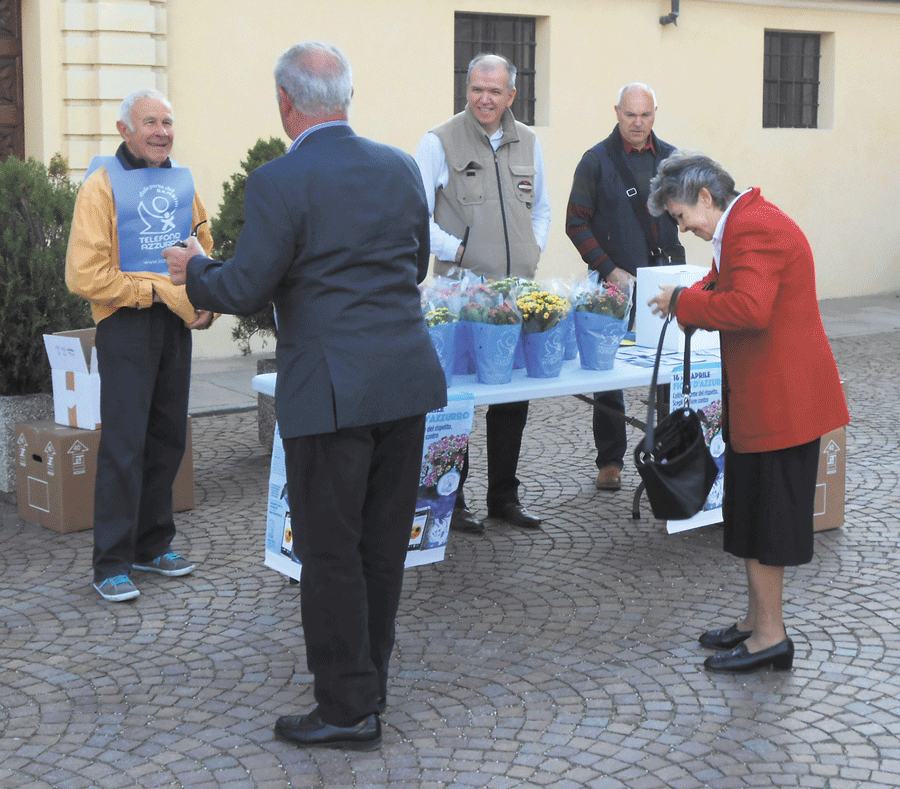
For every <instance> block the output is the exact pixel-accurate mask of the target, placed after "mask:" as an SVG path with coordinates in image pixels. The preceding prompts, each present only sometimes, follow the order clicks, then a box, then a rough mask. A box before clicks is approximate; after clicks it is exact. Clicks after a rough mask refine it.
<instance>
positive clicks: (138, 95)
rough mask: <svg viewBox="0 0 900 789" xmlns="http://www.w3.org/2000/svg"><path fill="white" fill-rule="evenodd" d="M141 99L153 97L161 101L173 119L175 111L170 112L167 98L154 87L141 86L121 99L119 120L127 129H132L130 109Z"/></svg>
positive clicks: (170, 108) (170, 107) (170, 106)
mask: <svg viewBox="0 0 900 789" xmlns="http://www.w3.org/2000/svg"><path fill="white" fill-rule="evenodd" d="M141 99H155V100H156V101H160V102H162V103H163V104H164V105H165V107H166V109H167V110H168V111H169V115H171V116H172V119H173V120H174V119H175V113H173V112H172V105H171V104H169V100H168V99H167V98H166V97H165V96H164V95H163V94H162V93H160V92H159V91H158V90H155V89H154V88H141V89H140V90H136V91H134V92H133V93H129V94H128V95H127V96H126V97H125V98H124V100H123V101H122V109H120V110H119V120H120V121H122V123H124V124H125V125H126V126H127V127H128V129H129V131H134V125H133V124H132V122H131V111H132V110H133V109H134V105H135V104H136V103H137V102H138V101H140V100H141Z"/></svg>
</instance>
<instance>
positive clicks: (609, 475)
mask: <svg viewBox="0 0 900 789" xmlns="http://www.w3.org/2000/svg"><path fill="white" fill-rule="evenodd" d="M594 484H595V485H596V486H597V487H598V488H599V489H600V490H621V488H622V469H620V468H619V467H618V466H604V467H603V468H601V469H600V473H599V474H597V481H596V482H595V483H594Z"/></svg>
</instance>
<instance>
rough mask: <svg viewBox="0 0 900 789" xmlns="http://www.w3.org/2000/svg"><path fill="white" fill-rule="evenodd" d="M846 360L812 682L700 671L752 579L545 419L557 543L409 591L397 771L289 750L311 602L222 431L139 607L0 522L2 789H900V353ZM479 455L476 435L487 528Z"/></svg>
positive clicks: (63, 553) (446, 569) (546, 414)
mask: <svg viewBox="0 0 900 789" xmlns="http://www.w3.org/2000/svg"><path fill="white" fill-rule="evenodd" d="M833 345H834V350H835V354H836V356H837V358H838V363H839V366H840V368H841V371H842V374H843V376H844V378H845V381H846V388H847V393H848V399H849V401H850V403H851V411H852V413H853V417H854V422H853V424H852V426H851V428H850V429H849V431H848V458H849V463H848V479H847V506H846V514H847V522H846V525H845V527H844V528H843V529H839V530H835V531H830V532H825V533H821V534H819V535H818V537H817V555H816V558H815V560H814V561H813V562H812V563H811V564H809V565H806V566H804V567H801V568H797V569H796V570H794V571H789V577H788V593H787V600H786V614H787V618H788V622H789V628H790V632H791V635H792V637H793V638H794V640H795V642H796V644H797V649H798V656H797V659H796V661H795V665H794V670H793V671H792V672H789V673H774V672H769V671H764V672H762V673H758V674H754V675H749V676H746V677H743V678H742V677H731V676H723V675H710V674H707V673H705V672H704V671H703V669H702V666H701V663H702V660H703V658H704V657H705V654H704V652H703V650H702V649H701V648H700V647H699V646H698V644H697V642H696V638H697V636H698V634H699V633H700V632H701V631H703V630H704V629H705V628H706V627H707V626H708V625H710V624H716V625H718V624H727V623H729V622H732V621H735V620H736V618H737V617H738V616H739V615H741V613H742V604H743V601H744V594H745V585H744V579H743V575H742V570H741V566H740V564H739V563H738V562H737V561H735V560H734V559H732V558H731V557H727V556H725V555H724V554H723V553H722V551H721V547H720V539H721V536H720V533H719V529H718V528H717V527H710V528H705V529H700V530H696V531H691V532H686V533H683V534H678V535H672V536H668V535H666V534H665V530H664V527H663V525H662V524H661V523H660V522H658V521H655V520H653V519H652V518H650V517H649V513H648V509H647V505H646V503H645V504H644V511H643V519H642V520H640V521H632V520H631V518H630V499H631V493H630V492H628V491H626V490H623V491H622V492H621V493H613V494H610V493H603V492H599V491H596V490H595V489H594V487H593V484H592V482H593V475H594V468H593V464H592V448H591V436H590V414H589V410H588V408H587V406H586V405H584V404H583V403H582V402H580V401H578V400H576V399H574V398H557V399H553V400H545V401H540V402H535V403H533V406H532V413H531V418H530V421H529V425H528V428H527V432H526V438H525V443H524V447H525V449H524V451H523V457H522V463H521V477H522V479H523V480H525V489H524V490H523V501H524V503H526V505H527V506H528V507H529V508H531V509H533V510H534V511H536V512H537V513H540V514H541V515H542V516H543V517H544V518H545V519H546V528H545V529H544V530H543V531H540V532H537V533H531V532H525V531H520V530H517V529H514V528H512V527H509V526H507V525H503V524H494V525H492V526H490V527H489V529H488V531H487V535H486V536H484V537H474V536H468V535H462V536H460V535H456V534H454V535H452V536H451V544H450V546H449V548H448V555H447V558H446V560H445V561H444V562H442V563H440V564H436V565H432V566H427V567H423V568H417V569H413V570H409V571H408V572H407V578H406V588H405V594H404V598H403V602H402V606H401V611H400V617H399V623H398V643H397V649H396V653H395V658H394V662H393V667H394V679H393V682H392V685H391V693H390V697H389V708H388V710H387V712H386V713H385V715H384V717H383V721H384V726H385V736H384V745H383V747H382V748H381V750H380V751H377V752H374V753H367V754H346V753H343V752H338V751H328V750H308V751H307V750H300V749H297V748H294V747H292V746H289V745H286V744H284V743H281V742H279V741H276V740H275V739H274V738H273V735H272V725H273V723H274V721H275V718H276V717H277V716H278V715H281V714H285V713H290V712H297V711H305V710H306V709H307V708H308V707H310V706H311V705H312V694H311V692H310V689H309V676H308V674H307V672H306V668H305V657H304V647H303V640H302V636H301V633H300V628H299V613H298V605H297V603H298V593H297V587H295V586H290V585H288V584H287V583H286V582H285V581H284V580H283V579H282V577H281V576H279V575H277V574H276V573H274V572H273V571H271V570H268V569H267V568H265V567H264V566H263V565H262V558H261V555H262V551H263V532H264V521H265V501H264V497H265V490H266V479H267V474H268V461H269V458H268V453H267V452H266V451H265V450H264V449H263V448H262V447H261V446H260V445H259V443H258V440H257V436H256V423H255V418H254V414H253V413H252V412H242V413H230V414H227V415H208V416H202V417H197V418H195V420H194V447H195V469H196V482H197V489H196V494H197V502H196V507H195V508H194V509H193V510H192V511H190V512H188V513H183V514H182V516H181V517H180V537H179V539H178V542H177V544H176V546H175V547H176V548H177V549H179V550H181V551H182V552H184V553H186V554H187V555H188V556H190V557H191V558H192V559H193V560H194V561H195V562H196V563H197V564H198V569H197V571H196V572H195V573H193V574H192V575H189V576H186V577H184V578H175V579H164V578H160V577H157V576H148V575H147V574H139V573H138V574H136V579H137V581H138V583H139V586H140V588H141V591H142V594H141V596H140V597H139V598H138V599H137V600H135V601H133V602H130V603H117V604H109V603H104V602H103V601H101V600H100V599H99V597H98V596H97V594H96V593H95V592H94V591H93V589H92V588H91V585H90V559H91V535H90V533H89V532H80V533H76V534H69V535H57V534H56V533H54V532H51V531H49V530H46V529H43V528H41V527H39V526H34V525H31V524H27V523H24V522H23V521H21V520H19V519H18V517H17V516H16V513H15V510H14V508H13V507H12V506H11V505H9V504H0V535H2V541H3V551H2V553H0V569H2V582H0V786H2V787H4V789H18V787H27V788H28V789H43V788H44V787H60V788H61V789H82V787H84V788H87V787H100V788H103V789H106V788H107V787H109V789H113V788H115V789H120V788H127V787H170V786H174V787H185V788H187V787H190V789H218V788H219V787H227V788H228V789H241V788H243V787H265V788H267V789H268V788H271V789H284V788H285V787H289V788H291V789H299V788H300V787H328V789H345V787H346V788H349V787H386V786H390V787H392V788H400V789H402V788H404V787H416V788H417V789H431V788H432V787H433V788H435V789H436V788H437V787H454V788H456V787H479V788H480V787H494V788H496V789H506V788H507V787H554V788H555V789H577V787H596V788H597V789H607V788H609V789H613V788H614V787H628V788H629V789H656V787H678V788H679V789H692V788H693V787H705V786H709V787H719V789H731V788H732V787H757V786H764V787H769V786H779V787H781V786H789V787H790V786H796V787H813V788H814V789H819V788H821V789H850V788H851V787H853V788H855V787H894V786H897V785H898V784H900V739H898V737H900V677H898V662H900V634H898V620H900V616H898V612H897V609H898V602H897V600H898V593H897V566H898V564H897V563H898V561H900V551H898V548H897V504H898V492H897V491H898V476H900V467H898V460H897V458H898V457H900V451H898V436H900V419H898V415H897V414H898V408H897V402H898V383H897V382H898V380H900V353H898V351H900V333H897V332H892V333H883V334H878V335H875V336H872V337H845V338H841V339H837V340H835V341H834V343H833ZM641 394H642V393H641V392H632V393H631V404H630V408H631V409H632V411H635V410H637V409H639V408H640V406H639V405H638V402H637V399H636V398H637V397H639V396H640V395H641ZM483 430H484V420H483V418H482V417H481V414H480V413H479V415H478V416H476V422H475V434H474V437H473V445H472V467H473V472H472V487H471V494H470V497H469V498H470V501H471V502H472V503H473V504H475V503H476V502H479V501H481V500H482V499H483V487H482V488H479V487H478V484H479V483H480V482H483V478H484V474H483V472H484V458H483ZM633 440H634V436H632V443H633ZM625 481H626V484H627V486H633V485H634V484H636V475H635V474H634V472H633V470H632V469H631V467H630V465H629V466H628V467H627V468H626V474H625Z"/></svg>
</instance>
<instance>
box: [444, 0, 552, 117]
mask: <svg viewBox="0 0 900 789" xmlns="http://www.w3.org/2000/svg"><path fill="white" fill-rule="evenodd" d="M537 21H538V18H537V17H533V16H524V15H517V14H482V13H470V12H463V11H457V12H456V14H455V15H454V23H453V24H454V35H453V64H454V65H453V108H454V109H453V112H454V114H455V113H457V112H462V110H463V109H465V106H466V81H467V77H468V68H469V63H470V62H471V61H472V58H474V57H475V56H476V55H480V54H483V53H488V52H489V53H492V54H496V55H502V56H503V57H505V58H506V59H507V60H509V61H510V62H511V63H512V64H513V65H514V66H515V67H516V98H515V101H514V102H513V105H512V111H513V114H514V115H515V116H516V120H518V121H521V122H522V123H524V124H525V125H527V126H534V125H535V118H536V117H537V113H536V51H537Z"/></svg>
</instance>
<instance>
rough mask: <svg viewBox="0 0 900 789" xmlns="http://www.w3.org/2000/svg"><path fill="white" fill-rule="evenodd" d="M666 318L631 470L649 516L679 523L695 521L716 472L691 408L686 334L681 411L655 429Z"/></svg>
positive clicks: (701, 430)
mask: <svg viewBox="0 0 900 789" xmlns="http://www.w3.org/2000/svg"><path fill="white" fill-rule="evenodd" d="M671 320H672V316H671V315H670V316H669V317H668V318H666V321H665V323H664V324H663V326H662V329H661V331H660V333H659V347H658V348H657V350H656V364H655V365H654V366H653V380H652V382H651V384H650V412H649V414H648V415H647V433H646V435H645V436H644V438H643V440H642V441H641V442H640V443H639V444H638V445H637V447H636V448H635V450H634V464H635V466H637V471H638V474H640V475H641V479H642V480H643V482H644V487H645V489H646V491H647V499H648V500H649V501H650V509H651V510H653V515H654V516H655V517H657V518H659V519H660V520H683V519H685V518H690V517H692V516H693V515H696V514H697V513H698V512H700V510H701V509H703V504H704V502H705V501H706V497H707V496H708V495H709V491H710V490H711V489H712V486H713V483H714V482H715V481H716V477H717V476H718V473H719V469H718V467H717V466H716V462H715V461H714V460H713V458H712V455H711V454H710V451H709V447H707V446H706V441H704V440H703V426H702V425H701V423H700V417H699V416H698V415H697V412H696V411H694V410H693V409H692V408H691V407H690V393H691V334H693V329H688V330H686V331H685V340H684V384H683V386H682V390H681V391H682V393H683V394H684V407H683V408H679V409H678V410H676V411H673V412H672V413H670V414H669V415H668V416H667V417H665V418H664V419H663V420H662V421H661V422H660V423H659V426H658V427H655V428H654V425H655V424H656V379H657V376H658V374H659V360H660V356H661V355H662V348H663V338H664V337H665V336H666V327H667V326H668V325H669V322H670V321H671Z"/></svg>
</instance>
